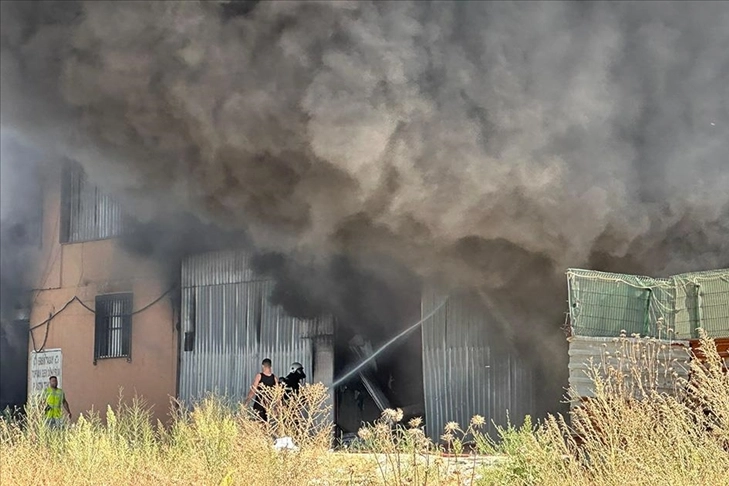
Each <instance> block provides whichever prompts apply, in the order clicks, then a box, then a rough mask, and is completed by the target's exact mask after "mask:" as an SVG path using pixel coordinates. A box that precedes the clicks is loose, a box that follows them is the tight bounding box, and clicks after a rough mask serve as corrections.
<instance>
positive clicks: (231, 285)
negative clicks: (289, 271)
mask: <svg viewBox="0 0 729 486" xmlns="http://www.w3.org/2000/svg"><path fill="white" fill-rule="evenodd" d="M247 261H248V260H247V257H246V255H245V254H244V253H243V252H231V251H229V252H219V253H209V254H205V255H198V256H194V257H191V258H188V259H187V260H185V261H184V262H183V268H182V282H183V289H182V333H183V336H184V335H185V333H190V332H194V343H192V345H190V343H188V348H187V349H188V350H186V343H185V339H182V347H181V349H180V353H181V358H180V389H179V395H180V399H182V400H183V401H194V400H197V399H199V398H201V397H203V396H204V395H205V394H207V393H210V392H214V393H216V394H218V395H222V396H225V397H227V398H229V399H230V400H232V401H240V400H242V399H243V398H245V396H246V395H247V393H248V390H249V387H250V384H251V382H252V381H253V378H254V376H255V374H256V373H258V372H259V371H260V367H261V361H262V360H263V358H266V357H268V358H271V360H272V361H273V369H274V373H276V374H277V375H285V374H286V373H288V369H289V366H290V364H291V363H292V362H294V361H299V362H301V363H302V364H303V365H304V369H305V372H306V374H307V376H309V377H312V376H313V370H312V366H313V355H312V353H313V344H312V336H313V335H315V334H319V333H320V332H321V331H322V330H324V331H326V330H327V329H328V328H330V327H331V323H329V322H326V321H329V319H321V320H316V321H303V320H299V319H296V318H293V317H290V316H288V315H286V313H285V312H284V311H283V310H282V309H281V308H280V307H279V306H274V305H271V303H270V302H269V296H270V294H271V291H272V288H273V284H272V282H270V281H266V280H255V277H254V275H253V272H252V271H251V270H250V268H249V267H248V266H247Z"/></svg>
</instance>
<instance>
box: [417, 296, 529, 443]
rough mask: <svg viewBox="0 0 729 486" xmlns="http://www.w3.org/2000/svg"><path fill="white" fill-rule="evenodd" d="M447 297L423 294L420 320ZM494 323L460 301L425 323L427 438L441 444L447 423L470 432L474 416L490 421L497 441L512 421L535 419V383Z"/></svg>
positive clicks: (454, 300) (450, 302) (449, 303)
mask: <svg viewBox="0 0 729 486" xmlns="http://www.w3.org/2000/svg"><path fill="white" fill-rule="evenodd" d="M443 300H444V297H442V296H441V295H439V294H438V293H437V292H436V291H434V290H433V289H426V290H425V291H424V292H423V300H422V315H423V316H426V315H428V314H430V313H431V312H432V311H433V309H435V308H436V307H437V306H438V305H440V304H441V302H443ZM490 319H491V317H490V316H489V315H488V314H487V313H486V312H485V311H483V310H481V309H480V308H479V307H478V306H476V305H474V304H473V303H470V302H468V301H467V300H465V299H462V298H459V297H449V298H448V300H447V301H446V303H445V305H444V306H443V307H441V308H440V309H438V310H437V311H436V312H435V314H434V315H433V316H432V317H431V318H430V319H428V320H427V321H426V322H424V323H423V327H422V335H423V383H424V388H425V421H426V424H427V425H426V427H427V432H428V435H429V436H430V437H431V438H432V439H433V440H439V438H440V436H441V435H442V434H443V429H444V427H445V425H446V423H447V422H450V421H454V422H457V423H458V424H459V425H460V426H461V427H466V426H468V423H469V421H470V420H471V418H472V417H473V415H476V414H479V415H482V416H484V417H485V418H486V421H487V429H486V431H487V432H488V433H489V434H491V435H492V436H494V437H495V435H496V429H495V426H494V425H493V424H492V423H491V421H493V422H495V423H496V424H497V425H500V426H506V425H507V424H508V420H509V418H511V419H512V423H514V424H517V425H518V424H520V421H521V420H522V419H523V417H524V416H525V415H532V416H534V415H535V409H536V399H535V387H534V377H533V373H532V371H531V370H530V369H528V368H527V367H526V366H524V364H523V363H524V360H520V359H519V356H518V355H517V354H516V352H514V351H512V350H510V349H509V347H508V346H506V345H505V344H504V342H503V341H501V340H500V339H496V338H495V334H494V333H492V332H491V329H493V326H492V324H491V322H490Z"/></svg>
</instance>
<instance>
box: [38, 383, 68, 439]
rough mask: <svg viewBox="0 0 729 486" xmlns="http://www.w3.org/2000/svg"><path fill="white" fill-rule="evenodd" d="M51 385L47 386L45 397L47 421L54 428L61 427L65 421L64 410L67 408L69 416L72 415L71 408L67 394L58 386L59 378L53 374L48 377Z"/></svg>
mask: <svg viewBox="0 0 729 486" xmlns="http://www.w3.org/2000/svg"><path fill="white" fill-rule="evenodd" d="M48 382H49V385H50V386H49V387H48V388H46V391H45V393H44V398H45V401H46V408H45V415H46V422H47V423H48V425H50V426H51V427H52V428H55V427H59V426H60V425H61V423H62V421H63V410H62V408H61V407H63V408H65V409H66V413H68V416H69V417H70V416H71V409H70V408H69V406H68V402H67V401H66V394H65V393H64V392H63V390H61V389H60V388H58V378H56V377H55V376H51V377H50V378H49V379H48Z"/></svg>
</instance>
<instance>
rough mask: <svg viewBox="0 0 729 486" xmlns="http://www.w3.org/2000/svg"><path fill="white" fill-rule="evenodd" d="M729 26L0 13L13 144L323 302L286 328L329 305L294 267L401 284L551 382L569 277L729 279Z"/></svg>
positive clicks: (508, 9)
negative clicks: (368, 271)
mask: <svg viewBox="0 0 729 486" xmlns="http://www.w3.org/2000/svg"><path fill="white" fill-rule="evenodd" d="M727 25H729V5H727V4H726V3H723V2H705V3H697V2H691V3H688V2H686V3H681V2H667V3H660V2H642V3H600V2H580V3H572V2H568V3H560V2H524V3H521V2H513V3H506V2H448V3H446V2H426V1H419V2H407V1H401V2H364V1H363V2H344V1H342V2H339V1H337V2H200V3H197V2H85V3H76V2H33V3H30V2H2V97H3V99H2V105H3V106H2V127H3V129H6V128H12V129H13V130H15V131H16V132H18V133H21V134H22V135H23V136H24V138H25V141H26V143H28V144H30V145H38V146H43V147H46V148H50V149H52V150H55V151H56V152H58V153H61V154H63V155H64V156H66V157H69V158H72V159H75V160H78V161H79V162H80V163H82V164H83V165H84V167H85V169H86V170H87V172H88V174H89V175H90V177H91V178H92V179H94V180H96V181H97V182H98V183H99V184H101V185H103V186H104V187H105V188H107V189H108V190H110V191H113V192H116V193H118V194H120V195H122V197H123V198H125V199H126V200H127V201H129V205H130V206H132V207H133V211H134V213H135V214H136V215H138V217H139V218H141V219H142V221H143V222H144V221H147V222H152V224H154V222H155V221H157V218H158V215H159V214H164V213H165V212H171V211H174V210H178V209H180V208H181V209H180V210H182V211H187V212H189V213H191V214H193V215H194V216H195V217H196V218H199V219H200V220H202V221H204V222H206V224H207V223H209V224H214V225H216V226H218V227H223V228H234V229H235V230H239V231H241V232H244V233H245V234H246V235H248V236H249V237H250V244H251V245H252V247H254V248H256V249H258V251H259V252H261V253H263V254H269V253H270V254H278V255H284V257H283V260H284V263H281V261H278V262H277V261H276V259H275V258H274V259H273V260H271V261H269V263H270V267H267V270H266V271H269V272H271V273H272V274H274V275H276V276H277V277H278V278H279V280H280V284H281V286H282V288H289V287H291V286H292V285H294V287H295V288H297V289H298V290H296V291H294V292H293V294H295V295H298V296H299V297H301V296H305V295H309V294H311V293H313V294H314V296H313V297H312V299H309V300H307V301H306V302H304V303H301V305H299V304H297V305H293V304H292V305H290V306H289V309H292V310H291V311H292V312H297V311H296V309H297V308H300V309H301V310H300V312H302V313H304V314H306V313H310V312H315V311H316V310H317V308H316V306H317V305H319V306H321V305H332V303H331V302H328V299H327V295H331V294H327V293H325V292H321V291H320V290H317V289H307V285H312V284H306V283H302V282H300V279H297V278H294V279H291V278H290V277H291V276H292V271H291V270H290V269H291V268H296V266H297V265H301V262H303V264H304V265H307V266H311V267H313V268H319V269H329V268H331V267H332V265H334V266H336V262H337V261H338V259H340V258H344V259H345V260H348V261H350V262H354V263H352V265H354V267H355V268H360V267H367V266H368V265H369V262H371V261H378V260H380V261H390V260H392V261H396V262H398V265H401V266H403V267H404V268H407V269H408V270H409V271H410V272H412V274H413V275H415V276H417V277H419V278H424V279H427V280H437V281H438V282H440V283H441V284H442V285H444V286H445V287H446V288H447V289H454V288H461V287H462V288H468V289H477V290H478V292H479V293H480V294H481V295H482V297H483V300H484V302H485V303H486V305H487V306H488V307H490V308H491V309H492V311H493V312H494V313H495V314H497V315H501V316H503V319H502V321H503V327H504V328H505V331H506V332H507V333H508V334H511V336H512V339H514V340H517V341H525V342H526V343H527V344H526V345H528V346H529V347H530V349H531V350H532V351H533V352H532V353H531V355H532V356H534V359H535V362H537V363H541V364H542V366H541V368H543V369H549V368H559V366H557V365H555V364H554V362H553V361H552V359H551V358H552V356H553V355H554V354H555V353H556V354H559V353H561V351H559V352H557V351H554V350H555V349H560V350H561V349H562V344H561V342H562V341H561V340H562V337H561V336H558V327H559V325H560V324H561V321H562V317H563V315H562V312H563V309H564V308H565V304H564V297H565V292H564V279H563V273H564V270H565V268H566V267H568V266H591V267H593V268H598V269H605V270H615V271H626V272H631V273H650V274H657V275H662V274H667V273H674V272H680V271H684V270H700V269H704V268H712V267H719V266H726V265H727V264H729V252H728V250H729V169H728V168H727V167H728V165H727V164H729V160H728V158H729V156H728V155H727V154H729V83H728V82H727V79H729V29H727V28H726V26H727ZM175 232H176V230H175V229H171V230H170V231H169V232H168V233H169V234H171V235H174V234H175ZM163 239H164V238H162V240H163ZM170 239H171V240H174V239H175V238H174V236H173V237H171V238H170ZM156 240H159V239H156ZM158 242H159V241H158ZM289 260H292V261H293V262H289V263H285V262H286V261H289ZM264 263H265V262H264ZM264 266H265V265H264ZM377 268H379V269H380V270H381V269H382V268H381V266H380V267H377ZM287 269H288V270H287ZM294 273H295V272H294ZM304 273H310V272H304ZM319 274H321V275H323V276H324V277H323V278H322V279H318V280H317V282H319V280H323V281H324V282H325V283H322V284H321V285H324V286H325V288H326V286H327V285H336V284H333V283H332V282H337V281H341V278H340V279H339V280H337V278H335V275H336V272H334V273H333V272H330V271H329V270H320V271H319ZM345 274H346V272H345ZM344 280H345V281H346V278H344ZM292 282H293V283H292ZM296 282H299V283H298V284H296ZM326 282H329V283H326ZM282 292H283V291H282ZM285 293H286V292H284V294H285ZM289 294H291V292H289ZM293 294H292V295H293ZM317 299H318V300H317ZM312 302H313V303H312ZM317 302H318V303H317ZM335 305H339V303H335ZM312 306H313V307H312ZM555 336H558V337H555ZM547 373H549V372H547Z"/></svg>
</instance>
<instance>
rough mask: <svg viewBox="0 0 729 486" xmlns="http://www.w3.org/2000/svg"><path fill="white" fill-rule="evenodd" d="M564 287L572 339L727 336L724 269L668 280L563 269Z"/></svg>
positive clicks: (728, 290) (728, 289)
mask: <svg viewBox="0 0 729 486" xmlns="http://www.w3.org/2000/svg"><path fill="white" fill-rule="evenodd" d="M567 282H568V288H569V311H570V323H571V328H572V333H573V334H574V335H578V336H596V337H615V336H619V335H620V334H621V332H625V333H626V334H627V335H629V336H630V335H632V334H634V333H637V334H640V335H642V336H655V337H660V338H665V337H668V336H669V333H670V335H671V337H674V338H676V339H688V338H689V337H691V336H695V335H696V329H697V328H698V327H703V328H704V329H706V330H707V332H708V333H709V335H711V336H722V335H728V334H729V270H726V269H724V270H712V271H707V272H697V273H690V274H682V275H677V276H674V277H669V278H651V277H644V276H636V275H622V274H615V273H607V272H596V271H592V270H580V269H569V270H568V271H567ZM697 285H698V286H697Z"/></svg>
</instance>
